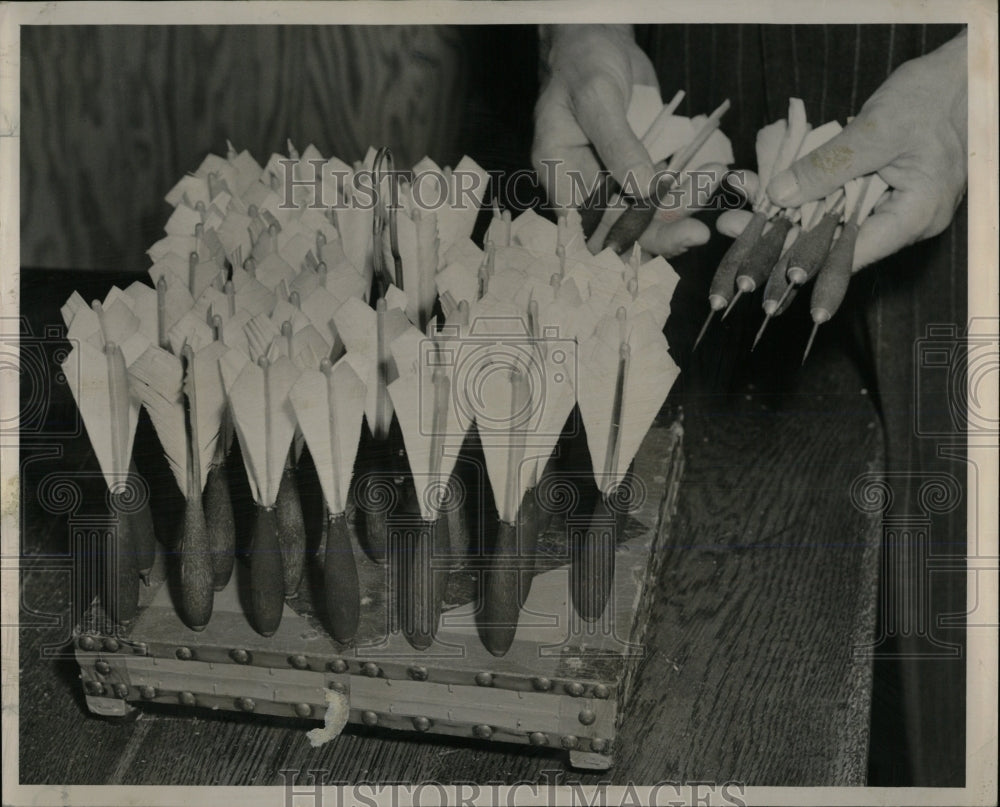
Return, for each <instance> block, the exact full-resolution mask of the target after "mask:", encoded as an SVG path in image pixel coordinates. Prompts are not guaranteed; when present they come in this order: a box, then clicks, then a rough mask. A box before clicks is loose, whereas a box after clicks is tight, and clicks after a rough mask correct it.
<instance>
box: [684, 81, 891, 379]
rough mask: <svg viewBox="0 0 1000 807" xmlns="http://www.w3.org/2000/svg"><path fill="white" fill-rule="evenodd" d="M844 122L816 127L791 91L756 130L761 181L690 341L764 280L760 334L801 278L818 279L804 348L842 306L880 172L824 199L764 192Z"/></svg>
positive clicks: (877, 198)
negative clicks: (791, 201) (785, 203)
mask: <svg viewBox="0 0 1000 807" xmlns="http://www.w3.org/2000/svg"><path fill="white" fill-rule="evenodd" d="M841 128H842V127H841V126H840V124H839V123H837V121H828V122H826V123H824V124H822V125H820V126H816V127H815V128H814V127H813V126H812V125H811V124H810V123H809V122H808V120H807V119H806V112H805V106H804V105H803V103H802V101H801V100H800V99H798V98H791V99H789V104H788V117H787V118H783V119H781V120H778V121H775V122H774V123H771V124H769V125H767V126H765V127H764V128H762V129H761V130H760V131H759V132H758V133H757V142H756V152H757V174H758V185H757V190H756V193H755V194H754V195H753V198H752V199H751V200H750V201H751V208H752V211H753V216H752V218H751V219H750V220H749V222H748V223H747V225H746V227H744V229H743V230H742V232H741V233H740V234H739V235H738V236H737V237H736V239H735V240H734V241H733V243H732V245H731V246H730V248H729V250H728V251H727V252H726V254H725V255H724V256H723V259H722V261H721V262H720V264H719V266H718V268H717V269H716V272H715V275H714V276H713V278H712V284H711V288H710V289H709V298H708V301H709V313H708V316H707V317H706V319H705V323H704V325H703V326H702V328H701V332H700V333H699V334H698V338H697V339H696V341H695V347H697V346H698V343H699V342H700V341H701V339H702V337H704V335H705V332H706V331H707V329H708V326H709V324H710V323H711V321H712V319H713V318H714V316H715V315H716V314H717V313H719V312H722V318H723V319H725V317H726V316H727V315H728V314H729V312H730V311H731V310H732V308H733V307H734V306H735V304H736V302H737V301H738V300H739V299H740V297H741V296H742V295H744V294H749V293H752V292H754V291H756V290H757V289H758V288H761V287H763V288H764V295H763V302H762V307H763V309H764V321H763V323H762V324H761V326H760V330H758V332H757V336H756V338H755V339H754V343H753V344H754V347H756V346H757V343H758V342H759V341H760V339H761V337H762V336H763V334H764V331H765V329H766V327H767V324H768V323H769V322H770V321H771V319H772V318H773V317H776V316H779V315H780V314H782V313H784V312H785V311H786V310H787V308H788V306H789V304H790V303H791V301H792V299H794V297H795V295H796V293H797V292H798V290H799V289H800V288H802V286H804V285H805V284H806V283H808V282H809V281H811V280H815V283H814V285H813V291H812V299H811V301H810V313H811V316H812V319H813V329H812V333H811V334H810V337H809V341H808V343H807V344H806V348H805V352H804V354H803V357H802V360H803V362H804V361H805V359H806V356H808V354H809V349H810V348H811V347H812V343H813V339H814V338H815V336H816V331H817V330H818V328H819V326H820V325H821V324H823V323H824V322H827V321H828V320H829V319H830V318H831V317H832V316H833V315H834V314H835V313H836V312H837V309H838V308H839V307H840V304H841V302H843V299H844V295H845V294H846V292H847V287H848V284H849V282H850V277H851V272H852V267H853V261H854V246H855V242H856V240H857V237H858V230H859V228H860V226H861V224H862V222H863V221H864V220H865V219H866V218H867V216H868V215H869V214H870V213H871V212H872V211H873V210H874V209H875V208H876V207H877V206H878V205H879V204H880V203H881V201H882V199H883V198H885V197H886V196H887V194H888V191H889V188H888V185H887V184H886V183H885V181H884V180H882V178H881V177H879V176H878V175H877V174H869V175H867V176H863V177H858V178H856V179H852V180H850V181H849V182H847V183H846V184H845V185H844V186H843V187H841V188H838V189H836V190H835V191H834V192H833V193H831V194H830V195H829V196H827V197H826V198H825V199H820V200H817V201H814V202H807V203H806V204H804V205H802V206H801V207H798V208H780V207H778V206H777V205H775V204H773V203H772V202H771V201H770V199H769V198H768V195H767V185H768V182H769V181H770V179H771V178H772V177H773V176H775V175H777V174H779V173H780V172H782V171H784V170H786V169H787V168H789V166H791V165H792V163H793V162H795V161H796V160H798V159H800V158H802V157H804V156H805V155H807V154H809V153H811V152H812V151H814V150H815V149H817V148H818V147H820V146H821V145H823V144H824V143H826V142H827V141H828V140H830V139H831V138H833V137H834V136H836V135H837V134H838V133H839V132H840V130H841Z"/></svg>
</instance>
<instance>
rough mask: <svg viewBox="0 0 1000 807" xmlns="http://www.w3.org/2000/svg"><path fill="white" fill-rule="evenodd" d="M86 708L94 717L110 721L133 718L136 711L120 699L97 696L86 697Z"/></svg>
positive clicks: (136, 713)
mask: <svg viewBox="0 0 1000 807" xmlns="http://www.w3.org/2000/svg"><path fill="white" fill-rule="evenodd" d="M86 698H87V708H88V709H90V711H91V712H93V713H94V714H95V715H100V716H101V717H108V718H112V719H123V718H130V717H135V716H137V715H138V710H137V709H136V708H135V707H134V706H132V705H131V704H129V703H128V702H127V701H123V700H121V699H120V698H104V697H101V696H99V695H87V696H86Z"/></svg>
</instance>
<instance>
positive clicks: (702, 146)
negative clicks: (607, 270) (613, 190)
mask: <svg viewBox="0 0 1000 807" xmlns="http://www.w3.org/2000/svg"><path fill="white" fill-rule="evenodd" d="M729 106H730V104H729V99H728V98H727V99H726V100H725V101H723V102H722V103H721V104H720V105H719V106H718V107H717V108H716V109H715V110H713V112H712V114H711V115H709V116H708V117H707V118H706V119H705V120H704V122H703V123H701V125H700V128H699V129H698V130H697V133H696V134H695V135H694V137H693V139H692V140H690V141H689V142H688V143H686V144H684V146H683V147H682V148H681V149H680V150H679V151H677V152H676V153H675V154H674V155H673V156H672V157H671V158H670V162H669V163H668V164H667V168H666V172H667V173H666V176H665V177H661V178H660V179H659V181H658V184H657V187H656V188H655V189H653V199H652V200H646V201H645V202H643V203H641V204H631V205H629V206H628V208H627V209H626V210H625V211H624V212H621V210H620V206H615V207H618V209H617V210H616V209H615V208H613V207H609V208H608V209H607V210H606V211H605V213H604V216H603V218H602V219H601V222H600V224H599V225H598V226H597V228H596V229H595V230H594V232H593V234H591V236H590V238H589V239H588V242H587V244H588V246H589V247H590V250H591V252H598V251H600V250H601V249H612V250H614V252H616V253H617V254H618V255H623V254H625V253H627V252H628V251H629V250H630V249H632V245H633V244H634V243H635V242H636V241H638V240H639V236H640V235H642V233H643V232H645V230H646V228H647V227H648V226H649V223H650V222H651V221H652V220H653V216H654V214H655V213H656V207H657V204H658V200H660V199H661V198H662V197H663V194H665V193H666V192H667V191H669V190H670V189H671V188H672V187H673V186H674V185H676V184H677V183H678V181H679V177H680V173H681V172H682V171H683V170H684V169H685V168H687V167H688V166H689V165H690V166H691V167H693V168H697V167H698V166H700V165H705V164H707V163H708V162H721V163H725V164H729V163H731V162H732V161H733V160H732V150H731V147H730V145H729V140H728V138H726V137H725V135H723V134H722V133H721V132H718V128H719V122H720V120H721V119H722V116H723V115H725V114H726V111H727V110H728V109H729ZM713 136H715V137H714V140H715V142H710V139H712V138H713ZM720 157H721V158H720ZM618 214H620V215H618Z"/></svg>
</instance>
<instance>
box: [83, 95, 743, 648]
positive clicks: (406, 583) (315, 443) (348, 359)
mask: <svg viewBox="0 0 1000 807" xmlns="http://www.w3.org/2000/svg"><path fill="white" fill-rule="evenodd" d="M657 101H658V96H657ZM659 106H660V107H661V108H663V105H662V103H660V104H659ZM670 111H671V112H672V110H670ZM657 114H659V113H658V112H657ZM677 128H678V131H681V132H682V133H683V135H684V137H690V138H696V137H697V136H698V131H696V130H697V129H698V127H697V126H695V125H690V126H686V127H677ZM713 128H714V127H713ZM684 137H681V138H680V142H678V143H675V144H673V146H671V148H670V153H676V152H677V151H678V150H684V149H685V146H686V145H689V143H685V142H683V141H684ZM704 144H705V139H704V138H702V140H701V143H700V145H699V146H698V147H697V148H693V149H691V148H689V149H687V150H688V151H690V152H692V153H694V152H697V150H698V148H700V147H701V146H704ZM288 151H289V154H288V155H273V156H272V157H271V159H270V160H269V161H268V163H267V164H266V165H265V166H264V167H261V166H260V164H259V163H257V162H256V161H255V160H254V158H253V157H252V156H251V155H250V154H248V153H247V152H245V151H244V152H242V153H237V152H236V151H235V150H234V149H233V148H232V146H230V147H229V153H228V155H227V156H225V157H221V156H216V155H210V156H209V157H207V158H206V159H205V160H204V162H203V163H202V164H201V166H200V167H199V168H198V169H197V171H195V172H194V173H193V174H191V175H189V176H186V177H184V178H183V179H182V180H181V181H180V182H179V183H178V184H177V185H176V186H175V187H174V188H173V189H172V190H171V191H170V193H169V194H168V195H167V201H168V202H169V203H170V204H172V205H173V206H174V211H173V213H172V215H171V216H170V218H169V220H168V222H167V225H166V235H165V237H164V238H162V239H161V240H160V241H157V242H156V243H155V244H154V245H153V246H152V247H151V248H150V250H149V255H150V257H151V259H152V261H153V264H152V267H151V268H150V269H149V280H150V282H149V283H146V282H143V281H136V282H135V283H133V284H132V285H130V286H129V287H128V288H126V289H124V290H122V289H118V288H113V289H112V290H111V292H110V293H109V295H108V297H107V298H106V299H105V300H104V301H102V302H95V303H93V304H92V305H87V304H86V302H85V301H84V300H83V299H82V298H80V297H79V295H76V294H74V296H73V297H71V298H70V300H69V302H67V304H66V306H65V308H64V316H65V317H66V321H67V325H68V328H69V332H70V336H71V337H73V338H76V339H77V341H76V347H75V348H74V350H75V351H76V352H77V354H78V355H77V356H74V357H72V359H73V360H72V361H70V360H68V361H67V369H69V368H70V367H73V366H76V367H78V368H79V370H78V372H77V373H76V374H75V375H72V376H71V377H70V379H69V380H70V386H71V388H72V391H73V394H74V396H75V397H76V400H77V402H78V404H79V407H80V409H81V411H82V413H83V417H84V422H85V424H86V427H87V432H88V435H89V437H90V441H91V443H92V445H93V448H94V451H95V454H96V455H97V457H98V460H99V462H100V464H101V468H102V470H103V471H104V474H105V478H106V479H107V483H108V485H109V487H111V488H112V489H114V488H115V486H116V485H118V484H120V480H121V479H127V478H128V475H129V474H130V473H131V474H134V473H135V470H134V468H130V455H131V450H132V442H133V439H134V434H135V424H136V421H137V418H138V412H139V408H140V407H143V408H145V409H146V411H147V412H148V414H149V418H150V420H151V422H152V424H153V427H154V429H155V432H156V435H157V438H158V440H159V444H160V446H161V447H162V451H163V454H164V456H165V458H166V460H167V463H168V465H169V467H170V470H171V471H172V475H173V477H174V480H175V482H176V484H177V486H178V488H179V490H180V492H181V493H182V494H183V496H184V500H185V512H184V516H183V519H182V520H181V521H182V528H181V534H180V535H179V537H178V539H177V540H176V542H175V543H173V544H172V546H173V548H174V550H175V551H174V553H173V554H174V556H175V557H176V558H177V560H178V562H177V563H175V564H174V573H175V574H176V575H177V580H178V584H179V590H180V593H181V596H180V598H179V602H178V610H179V613H180V616H181V618H182V619H183V620H184V622H185V623H186V624H187V625H188V626H189V627H190V628H191V629H193V630H200V629H203V628H204V627H205V626H206V625H207V624H208V623H209V621H210V620H211V615H212V607H213V598H214V593H215V592H216V591H219V590H221V589H222V588H224V587H225V586H226V585H227V584H228V583H229V580H230V577H231V575H232V573H233V568H234V558H235V547H236V543H237V542H236V534H235V530H236V527H235V525H236V523H237V520H236V519H235V518H234V515H233V505H232V500H231V491H230V488H229V482H228V479H229V476H228V474H227V472H226V469H227V465H228V464H231V463H234V462H241V463H242V465H243V470H244V471H245V475H246V480H247V483H248V486H249V490H250V492H251V494H252V498H253V502H254V514H253V515H254V517H253V521H252V524H253V526H252V529H251V534H250V540H249V550H248V552H247V554H246V560H247V565H248V567H249V569H248V574H249V590H250V597H249V598H248V605H247V608H248V613H247V618H248V621H249V622H250V624H251V625H252V626H253V627H254V628H255V629H256V630H257V631H258V632H259V633H261V634H262V635H265V636H268V635H272V634H273V633H274V632H275V631H276V630H277V629H278V627H279V625H280V622H281V618H282V613H283V609H284V604H285V601H286V599H294V598H295V597H296V596H297V593H298V592H299V590H300V587H301V586H303V585H305V582H304V581H307V580H308V575H305V574H304V568H305V565H306V563H307V562H311V561H310V557H311V555H310V553H309V552H307V547H306V533H307V530H306V528H305V524H304V516H303V508H302V503H301V500H300V494H299V484H300V476H301V473H303V471H302V467H301V463H300V460H301V457H302V456H303V454H304V453H305V452H308V454H309V457H310V458H311V464H310V467H314V468H315V473H316V475H317V476H318V479H319V485H320V488H321V489H322V493H323V498H324V503H325V511H326V517H325V519H324V522H325V523H324V530H323V539H322V543H321V551H320V553H319V555H318V560H319V563H320V565H321V567H322V575H321V577H322V592H321V595H320V596H319V597H318V598H314V601H320V602H321V603H322V611H323V614H324V617H325V620H326V622H325V624H326V625H327V627H328V629H329V631H330V634H331V636H333V638H334V639H336V640H338V641H340V642H350V641H352V640H353V639H354V638H355V637H356V635H357V633H358V628H359V620H360V613H361V608H362V606H361V603H362V601H363V592H361V591H360V585H359V575H358V568H357V560H356V558H357V555H356V553H355V547H357V548H358V549H360V550H362V551H363V552H364V553H365V554H366V555H367V556H368V557H369V558H371V559H373V560H375V561H376V562H380V563H384V564H386V565H387V566H388V567H389V570H390V573H391V577H390V579H391V580H393V581H395V585H394V586H393V587H392V588H393V594H394V599H395V601H394V602H393V603H392V604H391V610H392V612H393V618H394V621H393V622H392V624H393V625H395V626H398V628H399V629H400V630H401V631H402V632H403V634H404V635H405V636H406V638H407V639H408V640H409V642H410V643H411V644H412V645H413V646H414V647H416V648H419V649H422V648H426V647H428V646H429V645H430V644H431V643H432V642H433V641H434V637H435V632H436V630H437V626H438V622H439V618H440V614H441V610H442V602H443V597H444V589H443V585H442V580H441V577H442V575H441V570H442V568H443V569H444V571H445V574H446V573H447V568H448V561H447V558H449V557H450V558H454V557H455V555H456V552H460V551H464V550H465V549H467V548H468V547H470V546H471V545H473V544H475V545H476V546H477V547H479V548H481V551H482V555H483V557H485V558H486V564H485V566H484V567H482V568H481V571H480V587H479V593H478V597H479V599H480V601H481V602H480V605H481V607H480V608H478V609H477V618H478V619H479V626H480V635H481V638H482V640H483V644H484V645H485V646H486V648H487V649H488V650H489V651H490V652H492V653H494V654H498V655H500V654H503V653H505V652H506V651H507V649H508V648H509V647H510V645H511V643H512V642H513V639H514V635H515V633H516V630H517V625H518V621H519V614H520V609H521V607H522V606H523V604H524V602H525V600H526V598H527V596H528V593H529V590H530V586H531V580H532V576H533V574H534V571H535V566H536V558H537V556H538V553H537V551H536V544H537V538H538V535H539V533H540V532H541V531H542V530H543V529H544V521H545V518H544V517H543V514H542V513H540V512H539V506H538V501H537V498H538V497H537V494H536V488H537V487H538V486H539V483H540V481H542V480H543V478H544V477H545V476H546V475H547V474H551V473H553V470H552V469H553V465H554V463H552V462H550V459H551V458H552V456H553V454H554V453H555V451H556V445H557V443H558V441H559V440H560V439H562V438H561V435H562V434H563V432H564V427H565V426H566V424H567V422H569V421H571V419H573V418H577V419H578V420H579V422H580V423H582V426H583V430H584V431H585V436H586V447H587V452H588V453H589V468H588V469H587V471H588V473H590V474H591V475H592V478H593V484H594V486H595V487H596V490H597V491H598V492H599V494H600V495H599V496H598V502H597V505H596V508H595V513H594V517H595V518H605V517H607V515H608V513H616V514H618V515H619V518H620V515H621V512H622V508H621V507H620V506H619V505H618V500H619V499H620V498H621V496H622V487H623V486H624V485H626V484H627V478H628V474H629V469H630V466H631V464H632V460H633V458H634V456H635V454H636V452H637V450H638V448H639V446H640V444H641V443H642V440H643V438H644V436H645V434H646V432H647V431H648V429H649V428H650V426H651V425H652V423H653V421H654V418H655V417H656V416H657V414H658V412H659V411H660V409H661V407H662V406H663V404H664V402H665V400H666V397H667V394H668V392H669V391H670V389H671V387H672V385H673V382H674V380H675V379H676V377H677V375H678V369H677V367H676V365H675V364H674V363H673V361H672V359H671V358H670V356H669V353H668V346H667V343H666V339H665V338H664V336H663V327H664V323H665V321H666V319H667V317H668V316H669V313H670V300H671V297H672V294H673V290H674V286H675V285H676V283H677V275H676V274H675V273H674V272H673V270H672V268H671V267H670V265H669V264H668V263H667V262H666V261H665V260H663V259H662V258H654V259H651V260H647V261H645V262H643V261H642V260H641V255H640V253H639V251H638V250H637V249H636V250H633V251H632V252H631V253H629V254H626V255H625V256H624V257H620V256H619V254H618V253H617V252H616V250H615V249H612V248H607V249H603V250H600V251H598V252H597V254H594V253H593V251H592V250H591V249H588V244H587V239H586V237H585V235H584V232H583V227H582V223H581V219H580V217H579V216H577V215H571V216H566V217H560V218H559V220H558V222H557V223H553V222H551V221H549V220H547V219H545V218H543V217H542V216H540V215H538V214H536V213H534V212H530V211H529V212H525V213H523V214H521V215H520V216H518V217H517V218H512V217H511V215H510V214H509V213H508V212H503V213H501V212H500V211H499V209H498V208H496V207H495V208H494V215H493V218H492V220H491V222H490V223H489V227H488V231H487V235H486V239H485V243H484V245H483V246H482V247H480V246H478V245H477V244H476V243H474V242H473V241H472V240H471V234H472V231H473V228H474V226H475V224H476V219H477V216H478V214H479V212H480V209H481V205H482V200H483V198H484V195H485V192H486V189H487V176H486V174H485V172H483V171H482V169H480V168H479V166H477V165H476V164H475V163H474V162H473V161H472V160H471V159H469V158H463V159H462V160H461V161H460V162H459V163H458V165H456V166H455V168H454V169H449V168H445V169H441V168H439V167H438V166H437V165H435V164H434V163H433V162H432V161H431V160H429V159H427V158H425V159H424V160H422V161H421V162H420V163H418V164H417V165H416V166H414V167H413V168H412V170H411V171H409V172H402V171H397V170H395V167H394V166H393V163H392V155H391V153H390V152H389V151H388V149H381V150H379V151H374V150H369V153H368V155H367V156H366V158H365V160H364V161H361V162H358V163H356V164H354V165H347V164H346V163H344V162H342V161H340V160H338V159H337V158H331V159H329V160H326V159H324V158H323V157H322V156H321V155H320V154H319V152H318V151H317V150H316V149H315V148H314V147H313V146H310V147H309V148H307V149H306V150H304V151H303V152H302V153H301V154H299V153H298V152H297V151H296V150H295V149H294V148H293V147H292V146H291V144H289V147H288ZM730 159H731V158H730ZM317 168H318V169H319V170H318V171H317ZM290 179H291V180H292V181H290ZM418 183H419V192H418ZM473 451H475V452H478V453H477V454H476V457H478V458H479V459H478V461H479V463H480V465H482V466H484V474H483V478H484V483H486V484H484V487H487V488H488V493H489V494H490V495H489V497H488V498H489V501H490V506H489V508H488V509H479V510H477V511H476V512H475V513H473V512H472V508H468V507H463V506H462V501H461V497H462V491H463V485H462V484H460V482H459V480H458V479H457V475H458V471H457V465H458V462H459V460H460V459H462V458H466V459H468V458H469V456H470V454H471V452H473ZM399 515H407V516H408V518H409V519H410V520H409V522H408V523H411V524H413V523H416V524H417V528H416V529H409V530H405V531H396V530H393V529H391V526H392V523H393V519H394V518H396V517H397V516H399ZM130 518H131V519H132V521H133V522H135V523H134V524H131V523H130V525H128V526H127V527H126V528H125V529H119V531H118V534H119V536H120V543H121V545H120V546H118V547H117V554H118V556H121V557H128V558H137V559H139V562H138V563H130V564H119V567H121V568H120V569H119V572H118V577H119V581H118V583H117V586H116V588H115V591H116V593H117V601H116V604H115V606H114V607H115V608H116V614H115V615H116V617H117V618H118V619H120V620H122V621H127V620H128V619H129V618H131V616H132V615H134V613H135V600H136V597H137V593H136V592H137V591H138V585H137V583H135V581H136V580H138V578H139V575H138V572H139V571H143V572H145V571H147V570H148V568H150V567H151V566H152V559H153V555H154V554H155V552H156V551H157V542H156V539H155V538H154V537H153V530H152V523H151V519H149V517H148V513H146V514H144V515H143V514H139V516H138V517H136V516H130ZM592 532H593V533H594V534H601V535H603V534H604V533H603V532H602V531H596V530H595V531H592ZM389 536H396V538H394V540H393V541H390V540H389ZM470 536H471V539H472V540H470ZM442 558H445V561H444V562H443V565H442V561H441V559H442ZM571 562H572V565H573V575H572V579H573V592H572V594H573V597H572V599H573V603H574V606H575V608H576V610H577V612H578V613H579V614H580V615H581V616H582V617H584V618H585V619H588V620H594V619H597V618H598V617H600V615H601V613H602V611H603V610H604V606H605V603H606V601H607V598H608V594H609V591H610V584H611V580H612V577H613V573H614V543H613V538H612V539H611V543H609V542H608V540H607V539H606V538H601V539H598V538H593V537H589V538H587V539H586V540H585V541H584V542H583V544H582V545H581V546H578V547H574V548H573V553H572V560H571ZM137 567H138V568H137ZM125 578H128V579H127V580H125ZM109 607H110V606H109Z"/></svg>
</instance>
